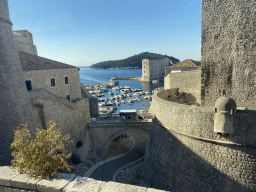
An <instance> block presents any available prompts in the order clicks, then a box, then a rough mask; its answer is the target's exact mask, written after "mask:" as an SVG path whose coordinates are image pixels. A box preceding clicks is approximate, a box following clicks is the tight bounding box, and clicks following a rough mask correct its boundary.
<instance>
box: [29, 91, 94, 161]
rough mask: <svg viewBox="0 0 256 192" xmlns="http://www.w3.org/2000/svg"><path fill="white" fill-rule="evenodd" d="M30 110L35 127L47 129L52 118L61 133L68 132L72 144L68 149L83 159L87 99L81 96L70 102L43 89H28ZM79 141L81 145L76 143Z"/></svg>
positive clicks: (87, 115) (87, 109) (87, 112)
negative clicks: (78, 145) (33, 117)
mask: <svg viewBox="0 0 256 192" xmlns="http://www.w3.org/2000/svg"><path fill="white" fill-rule="evenodd" d="M29 96H30V100H31V105H32V110H33V113H34V116H35V121H36V127H37V128H44V129H48V122H50V121H52V120H54V121H55V122H56V123H57V125H58V127H59V128H60V130H61V132H62V133H63V134H69V135H70V139H71V140H73V144H70V145H69V146H68V151H69V152H72V153H75V154H77V155H78V157H79V158H80V159H81V160H82V161H85V160H86V158H87V157H88V155H89V151H90V143H89V144H88V141H87V140H88V139H89V135H88V133H87V132H86V123H89V122H90V119H91V118H90V111H89V110H90V109H89V99H88V98H83V99H80V100H78V101H76V102H71V101H69V100H67V99H66V98H63V97H58V96H56V95H54V94H52V93H50V92H48V91H46V90H45V89H37V90H32V91H29ZM78 141H81V144H82V146H81V147H79V148H77V146H76V144H77V142H78Z"/></svg>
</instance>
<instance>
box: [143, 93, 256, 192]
mask: <svg viewBox="0 0 256 192" xmlns="http://www.w3.org/2000/svg"><path fill="white" fill-rule="evenodd" d="M169 92H170V90H164V91H161V92H159V93H157V94H154V96H153V102H152V104H151V107H150V111H151V112H152V113H153V114H154V119H153V121H152V125H151V128H150V132H149V139H148V144H147V149H146V155H145V163H144V169H143V174H144V177H145V178H146V182H147V184H148V185H149V186H150V187H154V188H158V189H163V190H170V191H232V192H235V191H237V192H239V191H254V190H255V189H256V185H255V183H256V180H255V178H256V177H255V173H256V144H255V137H256V131H255V124H256V114H255V112H253V111H252V112H247V111H237V112H236V113H235V116H234V119H235V120H234V135H221V134H218V133H215V132H214V113H215V111H214V108H213V107H211V108H209V107H199V106H193V105H184V104H178V103H174V102H170V101H166V100H165V98H166V97H167V96H168V95H169Z"/></svg>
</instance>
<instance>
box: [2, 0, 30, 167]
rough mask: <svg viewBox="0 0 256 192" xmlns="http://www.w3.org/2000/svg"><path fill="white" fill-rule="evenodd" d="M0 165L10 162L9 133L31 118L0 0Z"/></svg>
mask: <svg viewBox="0 0 256 192" xmlns="http://www.w3.org/2000/svg"><path fill="white" fill-rule="evenodd" d="M0 90H1V94H0V165H8V164H9V163H10V160H11V149H10V144H11V143H12V141H13V130H14V129H16V127H17V126H19V125H20V124H24V123H26V122H30V124H31V127H33V126H32V125H33V116H32V109H31V104H30V99H29V95H28V92H27V90H26V87H25V81H24V77H23V73H22V68H21V64H20V61H19V56H18V52H17V50H16V48H15V44H14V40H13V31H12V22H11V21H10V16H9V9H8V3H7V0H0Z"/></svg>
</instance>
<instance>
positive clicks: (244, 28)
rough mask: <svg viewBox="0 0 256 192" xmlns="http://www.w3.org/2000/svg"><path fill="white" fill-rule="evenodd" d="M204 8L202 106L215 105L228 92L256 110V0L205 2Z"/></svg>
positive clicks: (242, 104) (245, 105) (239, 103)
mask: <svg viewBox="0 0 256 192" xmlns="http://www.w3.org/2000/svg"><path fill="white" fill-rule="evenodd" d="M202 8H203V9H202V46H201V47H202V48H201V55H202V57H201V60H202V104H203V105H209V106H214V103H215V101H216V100H217V98H219V97H220V96H221V95H222V94H223V92H225V93H226V95H227V96H230V97H231V98H233V99H234V100H235V101H236V103H237V106H239V107H247V108H248V109H256V103H255V94H256V89H255V79H256V65H255V63H256V46H255V45H256V38H255V37H256V30H255V26H256V25H255V22H256V14H255V10H256V3H255V1H254V0H244V1H239V0H225V1H220V0H203V4H202Z"/></svg>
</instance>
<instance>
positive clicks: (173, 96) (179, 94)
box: [160, 88, 199, 106]
mask: <svg viewBox="0 0 256 192" xmlns="http://www.w3.org/2000/svg"><path fill="white" fill-rule="evenodd" d="M162 93H163V94H164V95H161V98H162V99H164V100H167V101H171V102H176V103H179V104H186V105H196V106H199V103H198V102H197V101H196V98H195V96H194V95H192V94H191V93H185V92H183V91H182V90H181V89H179V88H174V89H167V90H166V91H165V92H162ZM160 94H161V93H160Z"/></svg>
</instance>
